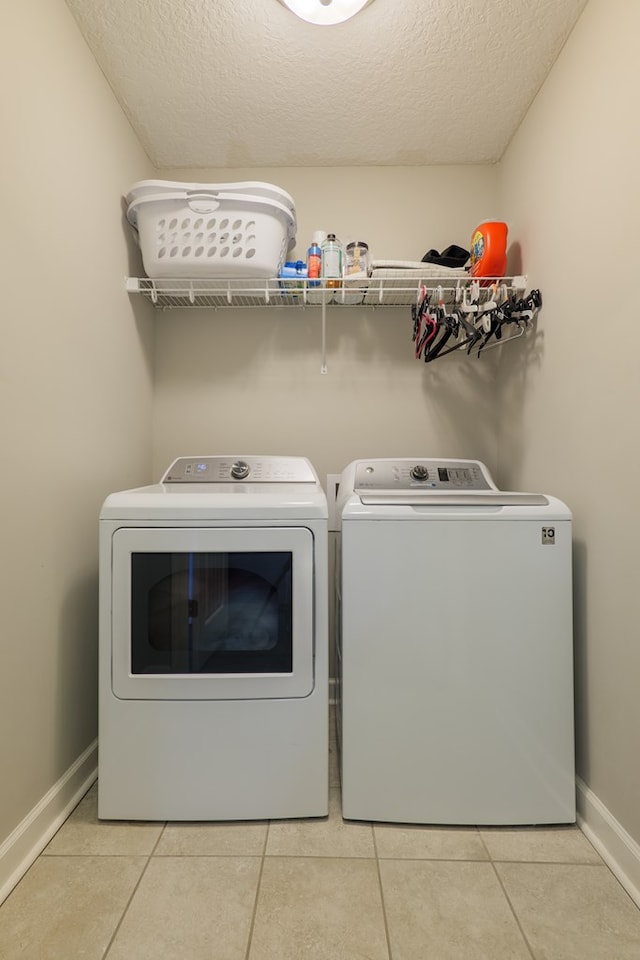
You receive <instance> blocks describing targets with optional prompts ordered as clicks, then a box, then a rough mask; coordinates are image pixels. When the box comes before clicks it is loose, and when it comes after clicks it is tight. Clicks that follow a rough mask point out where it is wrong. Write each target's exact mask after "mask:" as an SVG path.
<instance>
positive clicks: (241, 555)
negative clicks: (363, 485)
mask: <svg viewBox="0 0 640 960" xmlns="http://www.w3.org/2000/svg"><path fill="white" fill-rule="evenodd" d="M99 642H100V659H99V693H100V696H99V780H98V802H99V806H98V810H99V816H100V817H101V818H107V819H116V820H118V819H127V820H253V819H269V818H289V817H322V816H326V814H327V805H328V656H327V642H328V641H327V502H326V497H325V494H324V492H323V490H322V487H321V486H320V483H319V481H318V478H317V476H316V473H315V471H314V469H313V467H312V466H311V464H310V463H309V461H308V460H305V459H303V458H287V457H219V456H215V457H211V456H207V457H188V458H180V459H178V460H176V461H175V462H174V463H173V464H172V465H171V466H170V467H169V469H168V470H167V472H166V474H165V475H164V477H163V478H162V481H161V482H160V483H159V484H155V485H153V486H148V487H141V488H139V489H135V490H126V491H123V492H120V493H114V494H111V495H110V496H109V497H107V499H106V501H105V503H104V505H103V507H102V511H101V514H100V641H99Z"/></svg>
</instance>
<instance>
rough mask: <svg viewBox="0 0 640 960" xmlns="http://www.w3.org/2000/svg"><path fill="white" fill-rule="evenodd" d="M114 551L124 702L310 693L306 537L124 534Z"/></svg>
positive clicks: (256, 532)
mask: <svg viewBox="0 0 640 960" xmlns="http://www.w3.org/2000/svg"><path fill="white" fill-rule="evenodd" d="M113 552H114V566H113V597H112V602H113V606H112V609H113V659H112V663H113V689H114V693H115V694H116V695H117V696H120V697H123V698H125V699H145V698H153V699H155V698H157V697H161V698H167V699H200V698H202V699H209V698H214V699H217V698H221V699H234V698H239V699H242V698H245V697H281V696H306V695H308V694H309V693H310V692H311V690H312V689H313V536H312V534H311V532H310V531H309V530H307V529H305V528H277V529H273V528H257V529H256V528H252V529H246V528H234V529H230V528H221V529H206V528H205V529H202V528H199V529H184V528H180V529H175V530H174V529H166V528H163V529H157V528H145V529H144V530H132V529H120V530H118V531H116V533H115V534H114V538H113Z"/></svg>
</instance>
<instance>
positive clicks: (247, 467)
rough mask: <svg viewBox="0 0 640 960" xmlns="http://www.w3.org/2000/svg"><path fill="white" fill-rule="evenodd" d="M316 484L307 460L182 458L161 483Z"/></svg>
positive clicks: (288, 458)
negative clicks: (241, 482)
mask: <svg viewBox="0 0 640 960" xmlns="http://www.w3.org/2000/svg"><path fill="white" fill-rule="evenodd" d="M236 481H245V482H246V483H316V482H317V477H316V474H315V472H314V470H313V467H312V466H311V464H310V463H309V461H308V460H307V459H305V458H304V457H243V456H232V457H220V456H215V457H178V459H177V460H174V462H173V463H172V464H171V466H170V467H169V469H168V470H167V472H166V473H165V475H164V477H163V478H162V480H161V483H234V482H236Z"/></svg>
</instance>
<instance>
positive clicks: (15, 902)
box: [0, 743, 640, 960]
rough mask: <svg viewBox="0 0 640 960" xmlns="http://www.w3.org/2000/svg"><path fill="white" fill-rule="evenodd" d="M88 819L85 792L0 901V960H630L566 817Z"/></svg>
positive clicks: (604, 878) (334, 809) (617, 919)
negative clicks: (446, 822)
mask: <svg viewBox="0 0 640 960" xmlns="http://www.w3.org/2000/svg"><path fill="white" fill-rule="evenodd" d="M331 784H332V787H331V810H330V814H329V817H328V818H327V819H325V820H297V821H273V822H270V823H267V822H263V823H221V824H208V823H207V824H184V823H167V824H139V823H138V824H136V823H115V822H112V823H110V822H106V823H104V822H102V823H101V822H98V820H97V813H96V811H97V797H96V787H95V786H94V787H93V788H92V789H91V790H90V791H89V792H88V794H87V795H86V796H85V797H84V799H83V800H82V801H81V803H80V804H79V805H78V807H77V808H76V810H75V811H74V812H73V814H72V815H71V816H70V818H69V819H68V820H67V822H66V823H65V824H64V825H63V827H62V828H61V829H60V830H59V831H58V833H57V834H56V836H55V837H54V838H53V839H52V841H51V843H50V844H49V846H48V847H47V849H46V850H45V851H44V852H43V854H42V856H40V857H39V858H38V860H37V861H36V862H35V863H34V865H33V866H32V868H31V869H30V870H29V872H28V873H27V874H26V876H25V877H24V878H23V880H22V881H21V882H20V883H19V884H18V886H17V887H16V889H15V890H14V891H13V893H12V894H11V895H10V897H9V898H8V899H7V900H6V901H5V903H4V904H3V906H2V907H0V958H2V960H99V958H106V960H152V958H153V960H639V958H640V911H639V910H638V909H637V908H636V906H635V905H634V904H633V902H632V901H631V900H630V899H629V897H628V896H627V894H626V893H625V891H624V890H623V889H622V887H621V886H620V885H619V884H618V882H617V881H616V880H615V878H614V877H613V876H612V874H611V873H610V871H609V870H608V868H607V867H606V866H605V865H604V864H603V863H602V861H601V860H600V858H599V857H598V855H597V854H596V852H595V851H594V849H593V848H592V847H591V845H590V844H589V843H588V842H587V840H586V839H585V837H584V836H583V835H582V833H581V832H580V830H578V829H577V828H576V827H560V828H551V829H549V828H534V829H518V830H514V829H500V828H496V829H480V830H478V829H475V828H459V829H453V828H448V829H440V828H432V827H406V826H385V825H381V824H380V825H378V824H365V823H349V822H345V821H343V820H342V817H341V814H340V789H339V778H338V772H337V762H336V750H335V743H332V750H331Z"/></svg>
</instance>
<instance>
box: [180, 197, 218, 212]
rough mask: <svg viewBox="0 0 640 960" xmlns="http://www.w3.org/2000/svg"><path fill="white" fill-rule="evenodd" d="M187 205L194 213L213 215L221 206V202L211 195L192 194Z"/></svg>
mask: <svg viewBox="0 0 640 960" xmlns="http://www.w3.org/2000/svg"><path fill="white" fill-rule="evenodd" d="M187 204H188V206H189V208H190V209H191V210H193V212H194V213H213V212H214V211H215V210H217V209H218V207H219V206H220V201H219V200H218V198H217V197H216V196H215V195H214V194H211V193H190V194H189V195H188V197H187Z"/></svg>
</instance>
